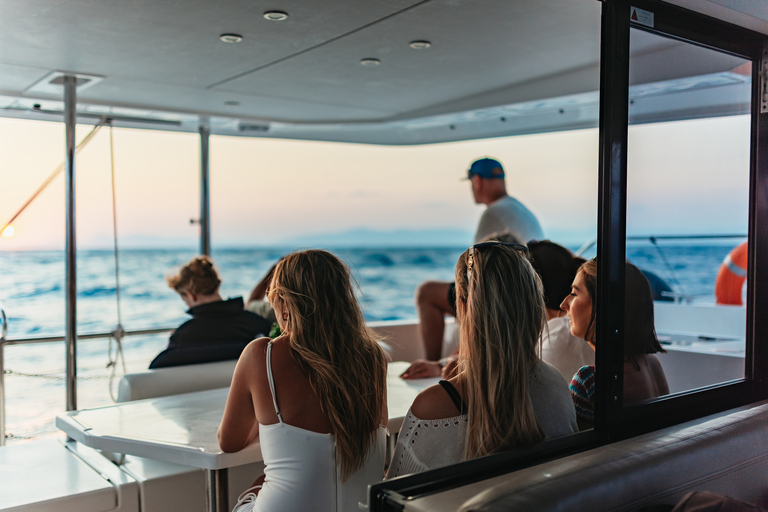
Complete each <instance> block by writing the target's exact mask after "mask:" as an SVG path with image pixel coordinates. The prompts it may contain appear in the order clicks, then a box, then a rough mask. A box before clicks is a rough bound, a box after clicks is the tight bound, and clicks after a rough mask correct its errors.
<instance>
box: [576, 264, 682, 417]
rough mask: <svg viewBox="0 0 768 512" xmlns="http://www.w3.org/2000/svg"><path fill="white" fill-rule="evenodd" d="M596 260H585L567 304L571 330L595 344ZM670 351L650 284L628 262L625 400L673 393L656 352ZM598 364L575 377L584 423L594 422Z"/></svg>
mask: <svg viewBox="0 0 768 512" xmlns="http://www.w3.org/2000/svg"><path fill="white" fill-rule="evenodd" d="M596 297H597V261H596V260H590V261H588V262H586V263H584V264H583V265H582V266H581V268H580V269H579V271H578V273H577V274H576V279H574V281H573V285H572V288H571V293H570V295H568V297H566V298H565V300H564V301H563V304H562V306H561V307H562V308H563V310H564V311H565V312H566V313H568V314H569V315H570V317H571V333H572V334H573V335H574V336H578V337H582V338H584V339H585V340H586V341H587V343H589V345H590V346H591V347H592V348H593V349H594V348H595V338H596V336H595V330H596V321H597V311H596V308H595V304H596V302H595V299H596ZM659 352H665V350H664V349H663V348H662V347H661V344H660V343H659V339H658V338H657V337H656V327H655V325H654V318H653V297H652V295H651V287H650V285H649V284H648V280H647V279H646V278H645V276H644V275H643V273H642V271H641V270H640V269H639V268H637V267H636V266H634V265H632V264H631V263H627V264H626V272H625V300H624V403H632V402H637V401H640V400H647V399H649V398H655V397H657V396H661V395H666V394H669V385H668V384H667V378H666V376H665V375H664V370H663V368H662V367H661V363H660V362H659V359H658V358H657V357H656V355H655V354H656V353H659ZM594 383H595V367H594V366H584V367H582V368H580V369H579V371H578V372H577V373H576V374H575V375H574V377H573V380H572V381H571V385H570V389H571V397H572V399H573V403H574V405H575V406H576V416H577V418H578V420H579V425H580V426H581V427H582V428H587V427H589V426H591V425H592V424H593V423H594V413H595V401H594V385H595V384H594Z"/></svg>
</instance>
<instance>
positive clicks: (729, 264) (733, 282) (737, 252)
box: [715, 242, 748, 306]
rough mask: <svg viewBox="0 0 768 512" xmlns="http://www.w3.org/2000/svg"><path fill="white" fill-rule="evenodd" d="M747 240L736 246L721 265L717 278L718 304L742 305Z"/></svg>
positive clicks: (745, 274) (745, 275)
mask: <svg viewBox="0 0 768 512" xmlns="http://www.w3.org/2000/svg"><path fill="white" fill-rule="evenodd" d="M747 254H748V253H747V242H744V243H743V244H741V245H739V246H738V247H736V248H734V249H733V250H732V251H731V252H730V253H729V254H728V256H726V257H725V259H724V260H723V263H722V265H720V270H719V271H718V272H717V279H716V280H715V299H716V300H717V303H718V304H734V305H737V306H740V305H741V304H742V302H741V288H742V287H743V286H744V280H745V279H746V278H747Z"/></svg>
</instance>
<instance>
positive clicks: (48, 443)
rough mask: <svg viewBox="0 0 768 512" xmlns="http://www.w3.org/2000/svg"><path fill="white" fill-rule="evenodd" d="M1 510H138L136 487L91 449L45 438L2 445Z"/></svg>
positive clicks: (97, 511) (116, 511)
mask: <svg viewBox="0 0 768 512" xmlns="http://www.w3.org/2000/svg"><path fill="white" fill-rule="evenodd" d="M0 511H2V512H22V511H24V512H31V511H35V512H107V511H114V512H139V497H138V486H137V485H136V482H134V481H133V479H132V478H131V477H130V476H128V475H126V474H125V473H123V472H122V471H120V470H119V469H118V468H117V467H115V466H114V465H113V464H111V463H110V462H109V461H107V460H106V459H104V458H103V457H101V456H100V455H99V454H98V453H97V452H96V451H95V450H91V449H90V448H86V447H84V446H79V445H77V443H75V442H73V441H70V442H62V441H58V440H56V439H45V440H39V441H32V442H29V443H23V444H15V445H11V446H3V447H0Z"/></svg>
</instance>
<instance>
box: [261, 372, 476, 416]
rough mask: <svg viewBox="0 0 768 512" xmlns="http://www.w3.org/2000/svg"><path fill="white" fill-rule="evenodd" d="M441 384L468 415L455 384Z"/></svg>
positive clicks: (462, 411) (465, 405)
mask: <svg viewBox="0 0 768 512" xmlns="http://www.w3.org/2000/svg"><path fill="white" fill-rule="evenodd" d="M270 382H271V381H270ZM439 384H440V385H441V386H443V389H444V390H445V392H446V393H448V396H449V397H451V401H452V402H453V405H455V406H456V408H457V409H458V410H459V412H461V414H467V404H465V403H464V400H462V399H461V395H460V394H459V392H458V391H456V388H455V387H453V384H451V383H450V382H448V381H447V380H441V381H440V382H439Z"/></svg>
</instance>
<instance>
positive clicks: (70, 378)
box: [64, 76, 77, 411]
mask: <svg viewBox="0 0 768 512" xmlns="http://www.w3.org/2000/svg"><path fill="white" fill-rule="evenodd" d="M76 86H77V81H76V78H75V77H74V76H65V77H64V123H65V126H66V139H67V148H66V158H65V159H64V161H65V162H66V167H65V168H64V179H65V181H64V189H65V193H66V210H67V214H66V222H67V238H66V245H65V252H66V256H65V258H66V287H65V290H66V291H65V300H66V320H65V323H64V336H65V338H66V343H65V344H66V347H67V348H66V350H67V365H66V367H67V376H66V382H67V410H68V411H74V410H75V409H77V273H76V268H75V257H76V252H75V109H76V106H77V98H76V93H75V88H76Z"/></svg>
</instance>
